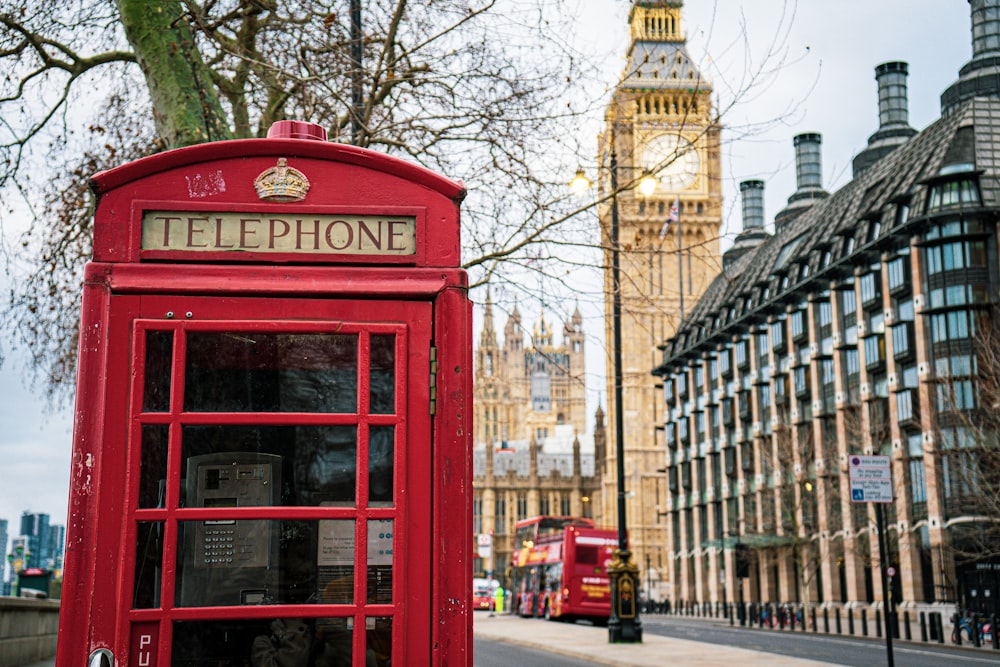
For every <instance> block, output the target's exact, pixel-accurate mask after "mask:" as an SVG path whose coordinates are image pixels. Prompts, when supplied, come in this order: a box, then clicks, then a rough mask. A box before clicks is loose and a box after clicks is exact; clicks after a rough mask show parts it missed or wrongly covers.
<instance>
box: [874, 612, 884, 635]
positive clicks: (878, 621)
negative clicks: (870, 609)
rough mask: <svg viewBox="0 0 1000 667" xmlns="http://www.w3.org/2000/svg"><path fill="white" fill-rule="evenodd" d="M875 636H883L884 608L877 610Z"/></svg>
mask: <svg viewBox="0 0 1000 667" xmlns="http://www.w3.org/2000/svg"><path fill="white" fill-rule="evenodd" d="M875 636H876V637H882V610H881V609H876V610H875Z"/></svg>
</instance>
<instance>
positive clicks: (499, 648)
mask: <svg viewBox="0 0 1000 667" xmlns="http://www.w3.org/2000/svg"><path fill="white" fill-rule="evenodd" d="M605 632H607V630H605ZM472 655H473V665H474V666H475V667H512V666H513V665H516V666H517V667H601V665H599V664H598V663H595V662H580V660H579V659H578V658H566V657H563V656H560V655H555V654H553V653H546V652H545V651H536V650H534V649H530V648H525V647H523V646H517V645H516V644H508V643H506V642H498V641H492V640H489V639H478V638H477V639H476V640H475V642H474V643H473V649H472Z"/></svg>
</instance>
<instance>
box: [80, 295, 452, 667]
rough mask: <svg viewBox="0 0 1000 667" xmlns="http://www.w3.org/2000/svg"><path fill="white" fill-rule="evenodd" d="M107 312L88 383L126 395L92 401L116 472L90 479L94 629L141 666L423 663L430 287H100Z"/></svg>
mask: <svg viewBox="0 0 1000 667" xmlns="http://www.w3.org/2000/svg"><path fill="white" fill-rule="evenodd" d="M110 313H111V317H110V322H111V326H110V330H109V335H110V336H111V338H110V340H112V341H116V340H118V341H122V342H124V341H128V342H129V344H127V345H126V344H122V345H116V344H112V345H110V346H109V348H110V355H111V359H110V363H109V366H108V368H109V382H108V385H109V387H111V386H114V385H115V384H116V383H117V382H121V383H131V389H130V395H131V401H130V403H131V404H130V406H128V407H124V408H121V410H122V411H123V412H124V411H127V414H115V412H114V410H109V412H108V414H107V416H106V420H107V428H106V431H105V432H106V433H108V434H112V433H114V432H116V429H115V428H113V427H112V423H111V422H112V421H116V420H118V421H119V426H118V429H117V430H118V431H121V432H123V433H124V438H125V442H124V443H123V446H124V448H125V452H126V456H125V461H126V471H125V475H124V476H121V477H120V478H118V477H113V476H111V475H106V476H105V477H104V478H103V479H101V480H100V484H101V487H102V488H101V494H102V496H103V497H104V498H109V497H110V498H114V497H120V498H122V506H121V508H120V509H121V511H120V512H118V511H114V505H113V504H109V503H106V502H102V507H103V508H105V509H109V508H110V509H111V510H112V511H104V512H102V517H101V518H100V519H99V522H98V529H97V530H98V544H102V545H109V544H115V543H118V544H119V547H118V552H119V553H118V554H117V557H114V558H112V559H111V562H109V563H107V568H106V569H104V568H102V575H101V576H102V579H103V578H105V577H106V583H107V586H97V587H96V588H95V591H96V592H95V599H94V603H93V606H92V608H93V612H94V618H93V621H92V626H91V627H92V632H93V633H94V637H95V638H96V637H97V635H98V634H100V633H104V632H113V634H114V637H113V638H112V637H111V636H106V637H105V640H106V642H107V643H106V644H105V645H111V646H120V647H122V648H123V649H124V652H125V653H126V654H127V655H128V659H127V664H128V665H136V666H140V665H141V666H142V667H156V666H166V665H172V666H180V665H184V666H189V665H190V666H194V665H211V666H212V667H227V666H232V667H237V666H239V667H245V666H251V667H271V666H278V665H280V666H282V667H296V666H299V665H301V666H302V667H310V666H313V665H316V666H326V665H330V666H333V665H353V666H364V667H369V666H371V665H377V666H388V665H390V664H391V665H415V664H424V663H428V662H430V657H429V655H419V654H415V653H417V650H418V649H417V647H422V646H424V647H428V651H429V650H430V649H429V642H428V640H427V638H428V637H429V636H431V620H430V619H431V618H432V616H433V614H432V613H431V591H430V582H429V580H428V579H429V578H428V576H427V572H428V570H429V568H430V549H431V538H430V522H429V521H428V520H427V516H428V515H429V514H430V497H431V488H430V487H431V471H430V460H431V453H430V451H429V450H430V443H431V437H430V424H431V422H430V416H429V409H428V405H429V393H430V392H429V389H428V382H427V378H428V377H429V374H430V372H431V368H430V365H431V326H432V306H431V304H430V303H429V302H419V301H393V300H373V301H360V300H359V301H348V300H343V301H340V300H315V299H294V298H267V299H255V298H230V299H218V298H213V299H209V298H185V297H167V296H153V297H150V296H141V297H140V296H128V295H119V296H113V297H111V310H110ZM416 378H420V379H421V381H414V380H415V379H416ZM126 424H127V427H126V428H123V426H125V425H126ZM109 437H110V436H109ZM109 445H111V446H113V443H105V448H107V447H108V446H109ZM118 485H120V489H118V488H117V487H118ZM119 491H120V493H119ZM417 519H419V520H417ZM101 595H117V596H118V599H117V600H116V601H112V600H110V599H108V600H105V601H104V602H102V601H101V600H100V599H98V597H99V596H101ZM404 608H405V609H407V613H406V614H405V615H404V614H402V613H401V610H403V609H404ZM116 609H117V610H118V611H117V612H116V611H115V610H116ZM418 610H422V611H418ZM415 612H417V613H415ZM102 616H107V618H101V617H102ZM119 655H120V654H119ZM118 664H121V663H118Z"/></svg>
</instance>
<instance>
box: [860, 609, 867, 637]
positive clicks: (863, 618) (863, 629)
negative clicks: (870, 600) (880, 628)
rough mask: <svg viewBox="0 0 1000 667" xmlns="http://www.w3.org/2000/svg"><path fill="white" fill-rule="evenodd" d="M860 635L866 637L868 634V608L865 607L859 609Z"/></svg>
mask: <svg viewBox="0 0 1000 667" xmlns="http://www.w3.org/2000/svg"><path fill="white" fill-rule="evenodd" d="M861 636H862V637H867V636H868V610H867V609H862V610H861Z"/></svg>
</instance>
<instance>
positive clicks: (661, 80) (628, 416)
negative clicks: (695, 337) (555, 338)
mask: <svg viewBox="0 0 1000 667" xmlns="http://www.w3.org/2000/svg"><path fill="white" fill-rule="evenodd" d="M682 5H683V3H682V2H679V1H678V0H635V2H634V3H633V6H632V9H631V11H630V13H629V31H630V39H629V46H628V54H627V65H626V67H625V71H624V72H623V74H622V77H621V81H620V82H619V83H618V85H617V86H616V87H615V89H614V93H613V97H612V99H611V101H610V103H609V105H608V109H607V111H606V114H605V129H604V131H603V133H602V134H601V136H600V137H599V156H600V160H601V164H602V165H603V168H602V177H601V179H600V184H601V188H602V190H603V191H602V192H601V196H602V198H604V197H608V195H610V191H609V189H610V184H611V178H610V165H611V157H612V155H613V156H614V157H615V158H616V163H617V179H616V181H617V183H618V188H619V193H618V196H617V207H618V219H619V241H620V248H619V251H620V255H619V262H620V267H621V274H620V276H621V306H622V316H621V332H622V333H621V351H622V408H623V420H622V421H623V425H624V438H623V441H624V444H623V446H624V452H625V457H624V458H625V491H626V492H627V493H626V498H627V501H626V502H627V505H626V513H627V527H628V532H629V543H630V546H631V550H632V554H633V557H634V559H635V562H636V564H637V565H638V566H639V568H640V569H641V570H642V575H641V583H642V587H643V589H646V588H647V587H648V588H650V589H651V590H649V591H646V594H647V595H651V596H652V598H653V599H656V600H662V599H663V596H664V594H665V592H666V590H667V589H666V585H665V584H666V581H665V577H666V576H667V572H668V571H669V559H670V557H671V555H672V550H673V544H674V542H673V541H672V540H671V539H670V535H671V533H672V531H673V530H675V529H679V527H677V526H667V525H664V524H663V523H661V522H660V515H659V512H663V511H665V509H666V508H665V507H664V504H665V503H666V499H667V497H668V493H667V489H666V488H665V485H666V483H667V480H666V476H665V475H664V474H663V473H662V472H657V470H658V469H663V468H664V466H665V457H666V446H665V442H664V437H663V432H662V431H661V430H658V428H657V427H658V426H660V425H662V424H663V410H664V405H665V403H664V397H663V392H662V390H660V389H658V388H657V382H658V379H657V378H654V377H653V375H652V374H651V370H652V369H653V368H654V367H656V366H658V365H659V364H660V363H661V362H662V359H661V354H660V351H659V350H658V349H657V346H658V345H660V344H662V343H663V341H664V340H666V339H667V338H669V337H670V336H672V335H673V333H674V331H675V329H676V326H677V324H678V322H679V321H680V319H681V318H682V317H683V314H684V309H685V307H687V309H688V310H690V307H691V306H692V305H693V304H694V302H695V301H697V299H698V297H699V296H701V294H702V292H703V291H704V290H705V289H706V288H707V287H708V285H709V284H710V283H711V281H712V279H713V278H714V277H715V276H716V275H718V273H719V272H720V271H721V267H722V262H721V258H720V250H719V235H720V230H721V226H722V184H721V160H720V155H719V141H720V130H721V127H720V126H719V124H718V122H717V118H716V117H715V113H714V111H713V109H712V100H711V94H712V87H711V85H710V84H709V82H708V81H707V80H706V79H705V78H703V77H702V75H701V73H700V72H699V71H698V68H697V66H696V64H695V62H694V61H693V60H692V59H691V57H690V55H689V54H688V52H687V44H686V40H685V37H684V32H683V30H682V24H681V18H682V11H681V10H682ZM646 174H652V175H653V176H654V177H655V178H656V181H657V187H656V189H655V191H653V193H652V194H649V195H643V194H640V192H639V191H638V189H636V188H635V187H633V186H634V185H636V184H637V183H638V181H639V180H640V179H641V178H642V177H643V176H644V175H646ZM607 201H608V202H609V204H608V205H607V206H605V207H604V208H603V209H602V210H601V211H600V221H601V239H602V247H603V248H604V254H605V257H604V264H603V266H604V267H605V273H604V287H605V315H606V317H605V322H606V327H605V329H606V331H605V333H606V340H607V341H609V346H608V350H607V377H608V393H607V395H608V400H609V403H611V405H609V409H608V411H607V414H608V415H609V421H610V423H609V425H608V433H609V434H613V433H615V432H616V425H615V423H614V419H615V414H616V413H615V409H614V405H613V402H614V400H615V391H614V377H615V374H614V368H613V365H612V358H613V357H612V354H613V350H612V348H611V346H610V341H612V340H613V338H612V331H611V320H612V318H611V311H612V286H613V281H612V277H611V269H610V267H611V263H612V261H611V217H612V214H611V205H610V202H611V199H610V197H608V200H607ZM694 441H695V438H692V439H691V442H692V443H693V442H694ZM699 444H700V443H699ZM615 450H616V447H615V443H613V442H609V446H608V448H607V468H606V470H615V469H616V468H615V466H616V465H617V462H616V460H615V456H616V452H615ZM615 482H616V480H615V477H614V476H613V475H607V476H605V478H604V485H605V488H604V493H602V494H601V498H602V512H603V517H604V520H605V522H606V523H613V522H614V521H613V517H615V516H616V511H617V509H616V502H617V489H616V488H615ZM647 567H648V570H646V568H647ZM661 584H662V586H661Z"/></svg>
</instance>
